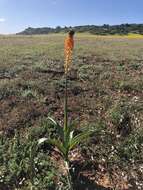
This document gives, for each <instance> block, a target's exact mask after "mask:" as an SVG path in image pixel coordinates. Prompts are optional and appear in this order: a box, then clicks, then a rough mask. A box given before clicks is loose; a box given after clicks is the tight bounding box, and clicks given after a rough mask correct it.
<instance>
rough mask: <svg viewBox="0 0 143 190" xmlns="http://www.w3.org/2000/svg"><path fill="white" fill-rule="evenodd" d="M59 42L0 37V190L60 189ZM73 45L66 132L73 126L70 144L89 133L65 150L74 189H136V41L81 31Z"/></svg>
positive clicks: (140, 108) (142, 84)
mask: <svg viewBox="0 0 143 190" xmlns="http://www.w3.org/2000/svg"><path fill="white" fill-rule="evenodd" d="M64 38H65V34H61V33H60V34H49V35H34V36H24V35H14V36H0V44H1V46H0V189H1V190H5V189H8V190H14V189H18V190H20V189H21V190H28V189H31V188H33V189H35V190H41V189H42V190H47V189H51V190H52V189H53V190H56V189H57V190H60V189H61V190H64V189H65V190H67V189H68V183H67V175H66V174H67V170H66V169H65V162H64V159H65V158H63V156H62V155H61V154H62V152H63V148H62V150H59V148H57V147H58V146H59V145H62V147H64V148H65V145H66V144H65V143H63V142H64V141H62V138H61V137H60V135H59V129H60V131H61V132H62V133H63V131H64V128H63V127H62V126H64V112H63V110H64V94H65V77H64V67H63V65H64V63H63V60H64V55H63V52H64V50H63V42H64ZM75 44H76V46H75V49H74V55H73V64H72V69H71V71H70V72H69V75H68V77H67V79H68V80H67V81H68V83H67V86H68V88H67V92H68V108H67V111H68V126H71V124H72V123H73V121H75V123H74V133H73V134H74V135H73V138H75V137H76V136H79V134H81V133H82V132H83V131H84V130H92V131H94V132H93V133H92V134H91V135H90V138H89V139H86V140H85V139H84V138H83V139H84V140H85V141H84V142H82V143H77V146H76V147H74V149H69V146H68V149H67V154H66V156H67V155H68V159H69V161H70V175H71V179H72V183H73V186H74V189H76V190H77V189H78V190H80V189H81V190H85V189H92V190H94V189H95V190H96V189H108V188H109V187H110V188H111V189H117V190H123V189H133V190H138V189H142V188H143V186H142V181H143V177H142V176H143V175H142V174H143V170H142V167H143V162H142V160H143V130H142V126H143V117H142V116H143V101H142V92H143V75H142V69H143V56H142V51H143V39H142V38H129V36H128V37H121V36H117V35H116V36H114V37H113V36H96V35H90V34H88V33H86V34H77V35H76V38H75ZM49 117H50V118H55V119H56V122H55V120H52V121H51V120H49V119H48V118H49ZM57 125H60V126H61V127H57ZM83 128H84V130H83ZM68 129H70V130H69V132H70V133H71V131H73V130H72V128H70V127H69V128H68ZM71 134H72V133H71ZM67 137H69V133H68V135H67ZM70 137H71V136H70ZM41 139H42V140H43V141H40V140H41ZM44 139H45V140H46V141H45V140H44ZM51 139H52V140H54V139H56V141H58V144H57V143H56V144H57V145H58V146H55V144H54V143H50V141H51ZM67 139H68V143H67V144H68V145H69V144H70V143H69V138H67ZM39 141H40V142H42V143H40V144H38V142H39ZM53 144H54V145H53ZM66 148H67V146H66ZM64 152H65V149H64Z"/></svg>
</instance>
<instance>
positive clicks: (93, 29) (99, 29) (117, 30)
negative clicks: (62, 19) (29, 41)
mask: <svg viewBox="0 0 143 190" xmlns="http://www.w3.org/2000/svg"><path fill="white" fill-rule="evenodd" d="M71 28H72V27H60V26H57V27H56V28H50V27H43V28H32V27H29V28H27V29H25V30H24V31H22V32H20V33H18V34H22V35H32V34H49V33H61V32H63V33H65V32H67V31H69V29H71ZM74 29H75V30H76V32H79V33H84V32H88V33H91V34H96V35H114V34H119V35H127V34H129V33H135V34H143V24H121V25H112V26H110V25H108V24H104V25H103V26H96V25H85V26H75V27H74Z"/></svg>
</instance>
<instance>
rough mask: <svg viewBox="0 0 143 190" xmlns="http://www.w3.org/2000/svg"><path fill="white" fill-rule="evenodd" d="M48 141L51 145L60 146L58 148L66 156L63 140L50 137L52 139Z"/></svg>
mask: <svg viewBox="0 0 143 190" xmlns="http://www.w3.org/2000/svg"><path fill="white" fill-rule="evenodd" d="M48 142H49V143H50V144H51V145H53V146H56V147H57V148H58V150H59V151H60V153H61V154H62V155H63V156H64V157H65V155H66V150H65V147H64V146H63V144H62V142H61V141H59V140H56V139H50V140H48Z"/></svg>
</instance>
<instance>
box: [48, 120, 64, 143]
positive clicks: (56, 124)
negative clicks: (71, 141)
mask: <svg viewBox="0 0 143 190" xmlns="http://www.w3.org/2000/svg"><path fill="white" fill-rule="evenodd" d="M48 120H49V121H51V122H52V123H53V125H54V126H55V127H56V129H57V130H58V135H59V136H60V139H61V140H64V130H63V128H62V127H61V126H60V125H59V124H58V123H57V122H56V121H55V120H54V119H52V118H51V117H48Z"/></svg>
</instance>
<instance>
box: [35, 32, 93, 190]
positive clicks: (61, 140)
mask: <svg viewBox="0 0 143 190" xmlns="http://www.w3.org/2000/svg"><path fill="white" fill-rule="evenodd" d="M73 36H74V31H70V32H69V36H68V37H67V38H66V40H65V49H64V51H65V63H64V68H65V81H66V82H65V103H64V126H63V127H62V126H61V125H60V124H59V123H58V122H56V121H55V120H54V119H52V118H50V117H49V118H48V120H50V122H51V123H52V124H53V125H54V126H55V128H56V129H57V131H58V138H57V139H47V138H42V139H39V144H41V143H43V142H45V141H48V142H49V143H50V144H51V145H53V146H56V147H57V148H58V150H59V153H60V155H61V156H62V158H63V160H64V162H65V168H66V170H67V181H68V186H69V190H73V183H72V177H71V173H70V168H71V167H70V158H69V152H70V151H71V150H72V149H74V148H75V147H76V146H77V145H78V144H79V143H81V142H82V141H83V140H86V139H87V138H88V137H89V135H90V134H91V131H89V130H87V131H83V132H81V133H79V134H77V135H75V134H74V132H75V125H73V124H70V123H68V105H67V98H68V93H67V74H68V71H69V69H70V66H71V62H72V52H73V47H74V39H73Z"/></svg>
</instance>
